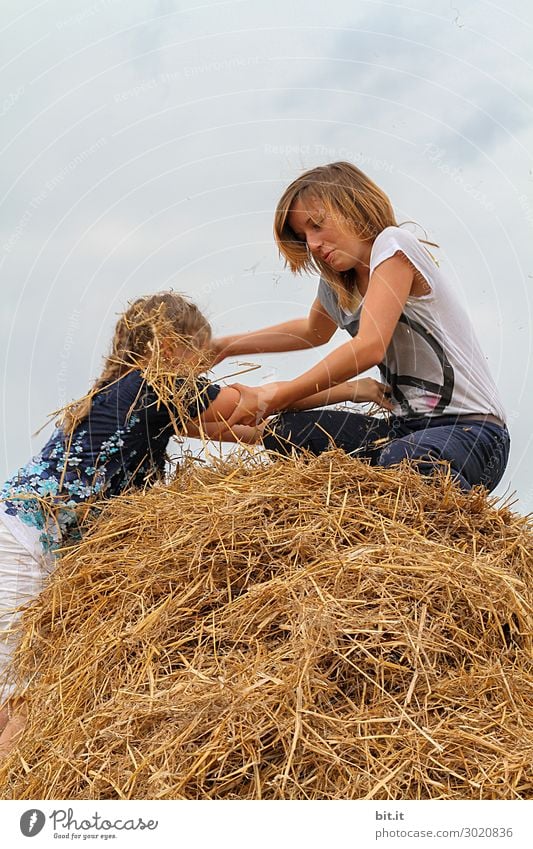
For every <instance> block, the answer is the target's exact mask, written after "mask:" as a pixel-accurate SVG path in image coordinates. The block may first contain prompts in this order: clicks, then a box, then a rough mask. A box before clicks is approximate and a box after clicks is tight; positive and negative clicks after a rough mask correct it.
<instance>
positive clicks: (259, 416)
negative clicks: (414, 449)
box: [228, 377, 392, 427]
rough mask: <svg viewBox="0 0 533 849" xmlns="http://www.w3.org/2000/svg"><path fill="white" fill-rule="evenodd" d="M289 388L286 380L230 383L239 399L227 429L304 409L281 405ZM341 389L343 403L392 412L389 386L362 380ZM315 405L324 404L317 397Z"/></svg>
mask: <svg viewBox="0 0 533 849" xmlns="http://www.w3.org/2000/svg"><path fill="white" fill-rule="evenodd" d="M289 386H290V381H277V382H273V383H266V384H264V385H263V386H246V385H244V384H242V383H233V384H232V386H231V388H232V389H236V390H237V391H238V392H239V395H240V398H239V402H238V404H237V406H236V408H235V410H234V412H233V413H232V415H231V417H230V419H229V422H228V424H229V426H230V427H232V426H233V425H252V426H254V425H255V426H257V425H259V424H260V423H261V422H264V421H265V420H266V419H267V418H268V417H269V416H271V415H272V414H273V413H279V412H281V411H282V410H291V409H304V407H300V406H299V404H298V403H297V402H295V403H294V406H291V404H290V403H285V402H284V398H286V397H288V396H289V391H288V388H289ZM343 386H345V387H346V392H345V393H344V394H343V400H344V401H353V402H355V403H364V402H370V403H374V404H376V405H377V406H379V407H381V408H383V409H385V410H388V411H391V410H392V404H391V402H390V387H389V386H387V385H386V384H384V383H380V382H379V381H378V380H374V379H373V378H371V377H363V378H358V379H356V380H350V381H346V383H345V384H343ZM312 398H313V396H310V400H312ZM317 402H318V403H317V404H316V406H323V404H324V402H323V401H322V402H320V401H319V399H318V398H317ZM312 406H313V405H312V404H310V405H309V406H306V407H305V408H306V409H309V408H310V407H312Z"/></svg>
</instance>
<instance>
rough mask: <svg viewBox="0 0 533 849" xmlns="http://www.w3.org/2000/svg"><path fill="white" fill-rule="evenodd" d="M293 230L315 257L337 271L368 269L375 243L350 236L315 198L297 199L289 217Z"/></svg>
mask: <svg viewBox="0 0 533 849" xmlns="http://www.w3.org/2000/svg"><path fill="white" fill-rule="evenodd" d="M288 222H289V226H290V228H291V230H292V231H293V232H294V233H295V235H296V236H297V238H298V239H301V240H302V241H303V242H307V247H308V248H309V250H310V251H311V253H312V255H313V256H314V257H317V258H319V259H321V260H322V262H325V263H326V265H329V266H331V268H332V269H333V270H334V271H348V270H349V269H350V268H355V269H361V268H363V267H368V265H369V262H370V252H371V250H372V241H371V240H369V239H360V238H359V236H356V235H352V234H351V233H347V232H346V231H345V230H344V229H342V228H341V227H340V226H339V223H338V222H336V221H335V219H334V218H333V217H332V216H331V215H330V214H329V213H328V212H326V210H325V209H324V208H323V207H322V205H321V203H320V201H318V200H316V199H315V198H313V197H306V198H305V199H304V200H301V199H300V198H297V200H295V202H294V203H293V205H292V207H291V210H290V212H289V215H288Z"/></svg>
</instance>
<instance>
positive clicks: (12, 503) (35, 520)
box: [0, 371, 220, 555]
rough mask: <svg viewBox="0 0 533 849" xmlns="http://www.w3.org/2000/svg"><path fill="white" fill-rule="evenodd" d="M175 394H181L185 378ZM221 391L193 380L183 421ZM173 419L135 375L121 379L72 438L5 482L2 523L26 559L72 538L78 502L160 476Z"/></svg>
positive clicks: (54, 442)
mask: <svg viewBox="0 0 533 849" xmlns="http://www.w3.org/2000/svg"><path fill="white" fill-rule="evenodd" d="M176 388H177V390H178V393H179V391H180V389H182V388H184V381H183V380H182V379H178V381H177V385H176ZM219 392H220V387H219V386H217V385H216V384H213V383H210V382H209V381H208V380H206V379H205V378H197V380H196V381H195V385H194V387H192V390H189V391H188V392H186V394H185V397H184V399H183V407H184V410H185V412H186V414H187V415H188V417H190V418H192V419H196V418H197V417H198V416H199V415H201V414H202V413H203V412H205V410H206V409H207V407H208V406H209V404H210V403H211V402H212V401H213V400H214V399H215V398H216V397H217V395H218V393H219ZM171 416H174V417H175V419H177V420H178V421H179V420H180V419H181V415H180V411H179V410H177V409H170V410H169V408H168V407H167V406H165V405H164V404H161V403H158V401H157V396H156V394H155V392H154V390H153V389H152V387H151V386H150V385H149V384H148V383H147V382H146V381H145V380H144V379H143V377H142V375H141V373H140V372H139V371H133V372H130V373H129V374H126V375H124V377H121V378H120V379H119V380H118V381H116V382H115V383H113V384H112V385H110V386H109V387H107V388H105V389H102V390H100V391H99V392H98V393H97V394H96V395H95V396H94V398H93V402H92V406H91V411H90V413H89V415H88V416H87V418H86V419H84V420H83V421H82V422H81V423H80V424H79V425H78V426H77V427H76V428H75V430H74V431H73V433H72V438H70V437H68V438H65V435H64V434H63V432H62V430H61V429H56V430H55V431H54V433H53V434H52V436H51V437H50V439H49V440H48V442H47V443H46V445H45V446H44V448H43V449H42V451H41V452H40V454H38V455H37V456H36V457H33V458H32V459H31V460H30V462H29V463H27V464H26V465H25V466H23V467H22V468H21V469H20V470H19V471H18V472H17V473H16V474H15V475H14V476H13V477H12V478H10V479H9V480H8V481H7V482H6V483H5V484H4V486H3V487H2V489H1V490H0V499H2V502H0V520H3V521H4V523H5V524H6V525H7V526H8V528H9V529H10V530H11V532H12V533H13V535H14V536H15V537H16V538H17V539H18V540H19V542H20V543H21V544H22V545H23V546H24V547H25V548H26V549H27V550H28V551H30V553H32V554H36V555H38V554H40V553H44V554H45V555H47V554H51V553H53V551H54V549H55V548H57V547H58V546H60V545H61V543H62V541H64V540H65V539H67V538H69V537H72V536H75V535H76V532H77V528H78V521H77V513H76V507H78V506H79V505H80V504H82V503H83V502H87V501H89V500H94V499H95V498H96V497H109V496H113V495H118V494H119V493H121V492H123V491H124V490H125V489H126V488H127V487H130V486H145V485H146V484H148V485H150V484H151V483H153V482H154V481H155V480H157V479H160V478H161V477H162V475H163V472H164V468H165V456H166V448H167V445H168V441H169V439H170V438H171V436H173V434H174V428H173V425H172V419H171Z"/></svg>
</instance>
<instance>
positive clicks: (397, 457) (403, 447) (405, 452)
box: [378, 434, 417, 467]
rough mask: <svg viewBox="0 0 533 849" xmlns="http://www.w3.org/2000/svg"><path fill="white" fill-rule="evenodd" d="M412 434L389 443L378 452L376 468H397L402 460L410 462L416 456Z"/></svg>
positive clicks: (415, 446)
mask: <svg viewBox="0 0 533 849" xmlns="http://www.w3.org/2000/svg"><path fill="white" fill-rule="evenodd" d="M413 436H414V435H413V434H410V435H409V436H405V437H403V438H402V439H395V440H393V441H392V442H389V444H388V445H386V446H385V447H384V448H383V449H382V450H381V452H380V455H379V459H378V466H385V467H388V466H397V465H399V464H400V463H401V462H402V460H412V459H414V458H415V457H416V456H417V445H416V442H415V440H414V438H413Z"/></svg>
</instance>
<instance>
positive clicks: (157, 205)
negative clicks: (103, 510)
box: [0, 0, 533, 512]
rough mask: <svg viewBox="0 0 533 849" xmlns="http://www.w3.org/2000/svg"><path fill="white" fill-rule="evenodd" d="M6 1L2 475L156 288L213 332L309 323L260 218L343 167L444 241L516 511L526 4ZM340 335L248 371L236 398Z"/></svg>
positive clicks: (523, 470) (532, 367)
mask: <svg viewBox="0 0 533 849" xmlns="http://www.w3.org/2000/svg"><path fill="white" fill-rule="evenodd" d="M1 6H2V16H1V24H0V46H1V51H0V56H1V62H2V73H1V75H0V117H1V127H2V133H1V135H0V149H1V167H0V195H1V199H0V203H1V213H2V215H1V222H0V270H1V280H2V311H1V322H2V324H1V330H2V332H1V334H0V346H1V347H0V350H1V355H2V359H1V362H2V363H3V366H4V367H3V369H2V378H1V380H2V387H1V388H2V440H1V450H0V476H1V477H2V479H3V478H5V477H6V476H7V474H8V473H12V472H13V471H15V470H16V468H17V467H18V466H19V465H21V464H22V463H24V462H25V461H26V460H27V459H29V456H30V455H31V453H34V452H35V451H36V450H37V449H38V448H39V447H40V446H41V444H42V442H43V436H45V435H46V433H47V432H45V433H44V434H41V435H40V436H39V437H37V438H35V437H33V438H32V434H33V433H34V432H35V431H36V430H37V428H38V427H39V426H40V425H41V424H42V423H43V422H44V421H45V419H46V417H47V414H48V413H49V412H50V411H52V410H54V409H56V408H57V407H59V406H61V405H62V404H64V403H65V402H66V401H68V400H70V399H72V398H74V397H77V396H80V395H81V394H83V393H84V392H85V391H86V389H87V388H88V385H89V383H90V382H91V381H92V380H93V379H94V377H95V376H96V375H97V374H98V373H99V370H100V365H101V358H102V355H103V353H104V352H105V350H106V348H107V346H108V344H109V340H110V336H111V332H112V329H113V325H114V323H115V321H116V314H117V313H118V312H120V311H121V310H122V309H123V308H124V306H125V304H126V302H127V301H128V300H129V299H131V298H133V297H135V296H138V295H140V294H146V293H148V292H151V291H156V290H159V289H162V288H168V287H170V286H172V287H173V288H175V289H177V290H179V291H182V292H185V293H187V294H188V295H190V296H191V297H192V298H194V299H195V300H196V301H197V302H198V303H199V304H200V306H201V307H202V308H203V309H204V311H205V312H206V314H207V315H208V317H209V319H210V321H211V323H212V325H213V329H214V331H215V333H216V334H224V333H230V332H237V331H239V330H242V331H244V330H249V329H252V328H255V327H261V326H263V325H264V324H267V323H274V322H277V321H282V320H286V319H287V318H289V317H296V316H300V315H304V314H305V313H306V311H307V309H308V308H309V306H310V304H311V302H312V300H313V298H314V296H315V292H316V287H317V280H316V278H312V277H304V278H301V277H299V278H293V277H292V275H291V274H290V273H289V272H287V271H286V270H284V268H283V264H282V262H281V261H280V259H279V257H278V255H277V251H276V249H275V245H274V242H273V238H272V215H273V210H274V207H275V205H276V201H277V199H278V197H279V195H280V194H281V192H282V191H283V189H284V187H285V186H286V185H287V183H288V182H290V181H291V180H292V179H293V178H294V177H295V176H296V175H297V174H298V173H299V172H300V171H301V170H302V169H304V168H309V167H312V166H314V165H317V164H321V163H325V162H331V161H335V160H339V159H348V160H351V161H352V162H354V163H355V164H357V165H359V166H360V167H361V168H363V170H365V171H367V173H368V174H369V175H370V176H371V177H372V178H373V179H374V180H375V181H376V182H377V183H378V184H380V185H381V186H382V188H383V189H384V190H385V191H386V192H387V193H388V194H389V196H390V197H391V199H392V202H393V205H394V207H395V210H396V212H397V217H398V219H399V220H407V219H409V220H414V221H416V222H418V223H419V224H420V225H421V226H422V227H423V228H424V229H425V231H426V232H427V234H428V236H429V238H430V239H431V240H432V241H437V242H438V243H439V245H440V246H441V248H440V250H439V252H438V253H439V256H440V259H441V265H442V267H443V268H444V269H446V271H447V273H448V274H449V275H450V277H451V279H452V280H453V281H454V284H455V285H456V286H457V289H458V291H460V293H461V297H462V299H463V302H464V304H465V306H466V308H467V309H468V310H469V312H470V315H471V317H472V320H473V322H474V324H475V327H476V329H477V332H478V335H479V338H480V341H481V344H482V347H483V349H484V351H485V353H486V355H487V357H488V360H489V363H490V366H491V369H492V371H493V374H494V376H495V379H496V381H497V383H498V386H499V388H500V391H501V394H502V396H503V399H504V403H505V406H506V409H507V412H508V417H509V425H510V431H511V437H512V454H511V459H510V463H509V467H508V470H507V473H506V475H505V478H504V480H503V481H502V483H501V484H500V486H499V487H498V490H497V493H498V494H502V495H503V494H509V495H510V494H512V493H516V495H517V497H518V498H519V501H518V502H517V504H516V507H517V509H520V510H521V511H523V512H529V511H533V460H532V457H533V450H532V449H533V444H532V436H531V432H532V425H531V418H532V414H533V402H532V391H533V356H532V346H531V331H532V328H533V310H532V299H531V294H530V292H531V287H532V281H533V256H532V244H533V240H532V229H533V192H532V185H533V166H532V162H531V158H530V156H528V151H531V149H532V142H533V130H532V108H531V106H532V99H533V93H532V89H531V78H532V68H531V65H532V53H531V44H532V43H533V38H532V34H533V33H532V30H533V12H532V10H531V6H530V4H529V3H528V2H526V0H522V1H521V2H519V0H510V2H507V3H506V4H505V8H499V7H498V6H497V5H496V4H494V3H492V2H483V0H480V1H479V2H473V1H472V0H455V2H451V0H410V2H409V4H408V5H404V4H403V3H398V2H377V0H367V2H362V0H329V2H327V3H322V2H320V3H319V2H316V0H269V2H268V3H265V2H264V0H242V2H238V1H236V0H231V2H215V3H201V2H186V0H183V2H181V0H95V2H92V0H85V2H81V0H44V1H43V0H41V2H29V0H2V4H1ZM502 7H503V4H502ZM417 232H418V234H419V235H423V234H422V231H421V230H419V231H417ZM346 338H347V337H346ZM343 341H345V337H344V336H343V335H341V334H340V333H338V334H337V335H336V336H335V337H334V340H333V342H332V343H330V345H329V346H328V348H325V349H324V348H322V349H317V350H315V351H313V352H312V353H309V352H305V353H296V354H290V355H270V356H265V357H263V358H258V359H257V361H258V362H259V363H261V364H262V366H263V367H262V369H261V370H260V371H256V372H254V373H253V375H252V376H250V377H249V379H248V382H250V383H253V382H257V381H266V380H271V379H287V378H290V377H291V376H294V375H296V374H298V373H300V372H301V371H303V370H305V369H307V368H308V367H310V366H311V365H312V364H313V363H314V362H317V361H318V359H319V358H320V357H321V356H323V355H324V352H327V351H328V350H330V349H331V348H332V346H336V345H339V344H341V343H342V342H343ZM229 370H231V368H229V367H228V365H227V364H224V365H223V366H221V367H220V368H219V370H218V372H217V373H218V375H219V376H220V375H223V374H224V373H228V371H229Z"/></svg>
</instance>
